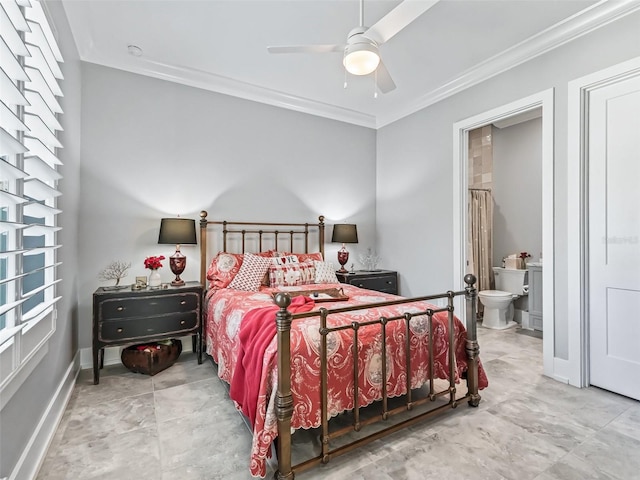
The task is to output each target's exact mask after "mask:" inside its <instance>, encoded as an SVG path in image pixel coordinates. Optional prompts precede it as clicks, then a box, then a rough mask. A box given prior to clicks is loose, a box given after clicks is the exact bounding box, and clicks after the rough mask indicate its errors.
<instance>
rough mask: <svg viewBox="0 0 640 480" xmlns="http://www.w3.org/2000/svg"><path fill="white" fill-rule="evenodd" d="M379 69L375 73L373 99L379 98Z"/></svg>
mask: <svg viewBox="0 0 640 480" xmlns="http://www.w3.org/2000/svg"><path fill="white" fill-rule="evenodd" d="M377 85H378V69H377V68H376V69H375V70H374V71H373V98H378V89H377Z"/></svg>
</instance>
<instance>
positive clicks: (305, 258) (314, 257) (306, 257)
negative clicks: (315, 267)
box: [287, 252, 324, 262]
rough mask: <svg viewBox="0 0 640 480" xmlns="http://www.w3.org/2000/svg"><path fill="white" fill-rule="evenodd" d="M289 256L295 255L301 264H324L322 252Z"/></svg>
mask: <svg viewBox="0 0 640 480" xmlns="http://www.w3.org/2000/svg"><path fill="white" fill-rule="evenodd" d="M287 255H295V256H296V257H298V261H299V262H313V261H318V262H322V261H323V260H324V258H322V254H321V253H320V252H314V253H287Z"/></svg>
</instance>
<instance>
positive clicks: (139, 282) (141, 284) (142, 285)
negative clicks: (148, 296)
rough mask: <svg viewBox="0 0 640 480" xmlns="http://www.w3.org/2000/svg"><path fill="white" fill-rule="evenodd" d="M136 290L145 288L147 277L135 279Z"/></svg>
mask: <svg viewBox="0 0 640 480" xmlns="http://www.w3.org/2000/svg"><path fill="white" fill-rule="evenodd" d="M135 285H136V287H137V288H147V277H136V283H135Z"/></svg>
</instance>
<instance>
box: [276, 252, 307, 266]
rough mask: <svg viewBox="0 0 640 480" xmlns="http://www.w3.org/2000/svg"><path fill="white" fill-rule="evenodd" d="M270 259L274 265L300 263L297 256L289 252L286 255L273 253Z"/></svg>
mask: <svg viewBox="0 0 640 480" xmlns="http://www.w3.org/2000/svg"><path fill="white" fill-rule="evenodd" d="M271 261H272V262H273V264H274V265H291V264H292V263H300V261H299V260H298V256H297V255H293V254H291V253H288V254H286V255H274V256H273V258H272V259H271Z"/></svg>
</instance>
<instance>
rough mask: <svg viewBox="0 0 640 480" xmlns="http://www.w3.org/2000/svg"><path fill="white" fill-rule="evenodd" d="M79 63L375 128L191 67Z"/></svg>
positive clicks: (341, 112) (354, 116) (142, 60)
mask: <svg viewBox="0 0 640 480" xmlns="http://www.w3.org/2000/svg"><path fill="white" fill-rule="evenodd" d="M83 60H84V61H86V62H88V63H95V64H99V65H103V66H106V67H111V68H115V69H118V70H124V71H127V72H130V73H137V74H140V75H144V76H148V77H154V78H158V79H160V80H166V81H169V82H174V83H180V84H182V85H187V86H190V87H196V88H200V89H203V90H209V91H212V92H216V93H221V94H224V95H230V96H232V97H238V98H242V99H244V100H251V101H254V102H259V103H264V104H267V105H272V106H275V107H280V108H285V109H288V110H294V111H296V112H301V113H307V114H310V115H315V116H318V117H324V118H329V119H331V120H338V121H341V122H346V123H351V124H354V125H359V126H361V127H367V128H372V129H375V128H376V119H375V117H374V116H373V115H368V114H364V113H361V112H356V111H355V110H349V109H346V108H342V107H337V106H335V105H329V104H325V103H322V102H317V101H314V100H309V99H307V98H303V97H298V96H295V95H290V94H286V93H282V92H278V91H276V90H271V89H268V88H264V87H259V86H257V85H253V84H251V83H247V82H242V81H239V80H235V79H232V78H228V77H224V76H222V75H216V74H213V73H209V72H205V71H202V70H198V69H194V68H187V67H183V66H179V65H171V64H167V63H163V62H159V61H157V60H153V59H150V58H148V57H138V58H135V59H133V58H132V60H128V59H127V60H128V62H127V63H122V62H120V61H118V62H115V61H112V60H111V59H108V58H96V56H95V55H92V58H86V59H83Z"/></svg>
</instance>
